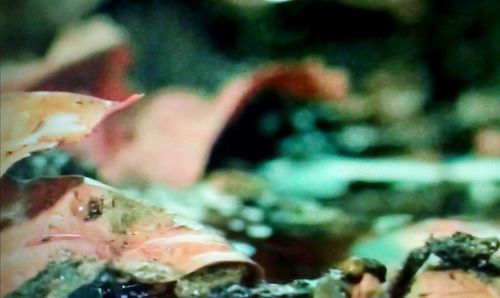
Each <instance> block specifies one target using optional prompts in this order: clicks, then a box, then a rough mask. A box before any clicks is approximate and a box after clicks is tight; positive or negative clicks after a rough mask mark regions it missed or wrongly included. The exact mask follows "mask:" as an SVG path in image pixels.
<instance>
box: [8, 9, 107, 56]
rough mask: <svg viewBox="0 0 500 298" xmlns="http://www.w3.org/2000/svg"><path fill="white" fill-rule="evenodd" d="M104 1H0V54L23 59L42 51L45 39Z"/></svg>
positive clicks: (48, 38) (50, 37)
mask: <svg viewBox="0 0 500 298" xmlns="http://www.w3.org/2000/svg"><path fill="white" fill-rule="evenodd" d="M106 1H107V0H73V1H64V2H61V1H58V0H24V1H16V0H2V10H1V11H0V22H1V26H0V42H1V44H2V48H1V49H0V52H1V54H2V56H3V57H6V56H20V57H19V58H22V57H23V56H28V55H33V54H36V53H37V52H41V51H43V49H44V47H45V46H46V42H47V41H49V40H50V39H52V37H53V36H54V35H55V34H56V32H58V31H59V30H60V29H61V28H63V27H65V26H67V25H68V24H71V23H73V22H75V21H78V20H79V19H80V18H81V17H83V16H85V15H86V14H88V13H89V12H91V11H92V10H94V9H95V8H96V7H97V6H99V5H100V4H102V3H104V2H106ZM7 45H8V46H7Z"/></svg>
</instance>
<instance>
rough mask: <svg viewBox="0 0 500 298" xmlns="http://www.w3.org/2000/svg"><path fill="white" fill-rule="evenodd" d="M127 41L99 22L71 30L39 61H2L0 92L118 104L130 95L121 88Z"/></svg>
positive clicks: (127, 56) (115, 29)
mask: <svg viewBox="0 0 500 298" xmlns="http://www.w3.org/2000/svg"><path fill="white" fill-rule="evenodd" d="M51 9H53V8H51ZM127 40H128V37H127V33H126V31H125V30H124V29H123V28H121V27H120V26H118V25H117V24H115V23H114V22H113V21H112V20H111V19H108V18H106V17H103V16H96V17H93V18H91V19H89V20H87V21H83V22H81V23H76V24H72V25H71V26H69V27H68V28H66V29H65V30H64V31H62V33H61V34H60V35H59V36H58V37H57V38H56V40H55V41H54V42H53V43H52V45H51V47H50V48H49V50H48V52H47V54H46V55H45V57H43V58H41V59H35V60H31V61H25V60H24V61H23V60H22V61H9V60H6V61H2V66H1V68H0V72H1V77H0V89H1V90H2V92H6V91H30V90H32V91H37V90H44V91H72V92H78V93H84V94H89V95H93V96H98V97H104V98H108V99H113V100H124V99H125V98H127V97H128V96H130V95H131V93H130V92H129V91H128V89H127V88H126V86H125V82H124V77H125V71H126V69H127V68H128V67H129V66H130V64H131V53H130V50H129V49H128V47H127V45H126V44H127Z"/></svg>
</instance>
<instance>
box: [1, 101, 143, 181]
mask: <svg viewBox="0 0 500 298" xmlns="http://www.w3.org/2000/svg"><path fill="white" fill-rule="evenodd" d="M134 100H135V98H131V99H130V101H134ZM130 101H129V102H130ZM129 102H123V103H118V102H112V101H107V100H103V99H100V98H95V97H90V96H85V95H79V94H74V93H64V92H31V93H30V92H19V93H5V94H2V97H1V101H0V104H1V107H2V108H1V145H0V146H1V171H0V174H1V175H3V174H4V173H5V171H6V170H7V168H9V167H10V166H11V165H12V164H13V163H15V162H16V161H18V160H20V159H22V158H24V157H27V156H29V154H30V153H31V152H34V151H39V150H43V149H49V148H52V147H55V146H57V145H58V144H59V143H60V142H75V141H79V140H81V139H82V138H83V137H85V136H86V135H87V134H89V133H90V132H91V131H92V129H93V128H94V126H96V125H97V123H98V122H99V121H101V119H102V118H103V117H104V116H105V115H107V114H109V113H111V112H112V111H114V110H116V109H119V108H120V107H122V106H123V105H124V104H128V103H129Z"/></svg>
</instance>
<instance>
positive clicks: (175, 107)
mask: <svg viewBox="0 0 500 298" xmlns="http://www.w3.org/2000/svg"><path fill="white" fill-rule="evenodd" d="M269 89H271V90H275V91H276V92H279V93H284V94H287V95H290V96H292V97H295V98H300V99H321V100H335V99H338V98H341V97H343V96H344V95H345V94H346V92H347V78H346V75H345V74H344V73H343V72H342V71H339V70H336V69H330V68H327V67H325V66H324V65H322V64H319V63H317V62H310V61H308V62H303V63H296V64H271V65H268V66H266V67H262V68H260V69H258V70H255V71H253V72H251V73H248V74H244V75H241V76H239V77H237V78H234V79H232V80H231V81H230V82H229V83H227V84H226V85H225V86H224V87H223V88H222V89H221V91H220V92H219V94H218V95H217V96H216V97H215V98H214V99H213V100H210V101H209V100H203V99H202V98H200V96H199V95H198V94H196V93H193V92H190V91H175V90H165V91H161V92H159V93H157V95H155V96H154V97H153V98H151V100H150V101H149V102H150V103H149V104H146V105H145V106H142V107H137V108H136V107H131V109H127V110H124V111H123V112H122V113H117V114H116V115H115V116H112V117H110V118H109V119H108V120H106V121H105V122H103V123H102V125H101V126H100V127H99V128H98V129H97V131H96V133H95V134H93V135H91V136H90V139H89V140H88V141H87V142H85V143H84V144H83V147H84V150H86V151H87V154H86V155H87V156H90V158H91V159H92V161H93V162H94V163H95V164H96V166H97V169H98V172H99V174H100V175H102V177H103V178H104V179H105V180H106V181H109V182H111V183H113V184H119V183H125V182H131V181H134V183H146V184H147V183H166V184H168V185H170V186H176V187H186V186H189V185H191V184H192V183H194V182H195V181H196V180H197V179H198V178H199V177H200V175H201V174H202V173H203V171H204V168H205V165H206V163H207V159H208V158H209V154H210V151H211V148H212V146H213V145H214V143H215V141H216V140H217V138H218V136H219V135H220V133H221V132H222V131H223V130H224V128H225V127H226V125H228V123H229V122H230V121H231V120H232V119H233V118H236V117H238V114H239V112H240V110H242V109H244V107H245V105H246V104H247V102H248V100H250V99H251V98H252V96H254V95H255V94H256V93H257V92H259V91H263V90H269Z"/></svg>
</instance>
